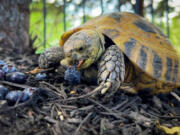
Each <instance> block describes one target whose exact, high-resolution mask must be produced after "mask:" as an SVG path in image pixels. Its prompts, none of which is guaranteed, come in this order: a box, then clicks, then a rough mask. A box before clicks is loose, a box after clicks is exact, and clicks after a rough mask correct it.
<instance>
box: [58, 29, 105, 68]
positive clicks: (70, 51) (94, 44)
mask: <svg viewBox="0 0 180 135" xmlns="http://www.w3.org/2000/svg"><path fill="white" fill-rule="evenodd" d="M104 43H105V41H104V36H103V35H102V34H101V33H99V32H97V31H95V30H81V31H79V32H76V33H74V34H73V35H71V37H70V38H69V39H68V40H67V41H66V42H65V44H64V46H63V50H64V54H65V58H64V59H63V60H62V61H61V65H64V66H66V67H71V66H74V65H75V66H76V67H77V69H85V68H87V67H89V66H90V65H91V64H93V63H95V62H96V61H97V60H98V59H99V57H100V56H101V55H102V53H103V52H104V50H105V49H104Z"/></svg>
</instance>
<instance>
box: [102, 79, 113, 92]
mask: <svg viewBox="0 0 180 135" xmlns="http://www.w3.org/2000/svg"><path fill="white" fill-rule="evenodd" d="M102 85H103V87H101V86H102ZM102 85H100V86H99V87H100V89H101V94H105V93H106V92H107V91H108V89H110V88H111V85H112V82H105V83H104V82H103V83H102Z"/></svg>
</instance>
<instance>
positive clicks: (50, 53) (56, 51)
mask: <svg viewBox="0 0 180 135" xmlns="http://www.w3.org/2000/svg"><path fill="white" fill-rule="evenodd" d="M63 58H64V52H63V48H62V47H59V46H56V47H50V48H47V49H45V50H44V51H43V52H42V54H41V55H40V57H39V67H40V68H44V69H46V68H50V67H56V66H58V65H60V61H61V60H62V59H63Z"/></svg>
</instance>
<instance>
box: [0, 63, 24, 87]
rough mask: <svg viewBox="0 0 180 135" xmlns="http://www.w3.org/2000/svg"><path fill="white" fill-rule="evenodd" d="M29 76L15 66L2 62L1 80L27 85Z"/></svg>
mask: <svg viewBox="0 0 180 135" xmlns="http://www.w3.org/2000/svg"><path fill="white" fill-rule="evenodd" d="M26 79H27V76H26V75H25V74H24V73H22V72H19V71H17V68H16V67H15V66H13V65H10V64H6V63H5V62H4V61H2V60H0V80H6V81H9V82H14V83H22V84H23V83H25V82H26Z"/></svg>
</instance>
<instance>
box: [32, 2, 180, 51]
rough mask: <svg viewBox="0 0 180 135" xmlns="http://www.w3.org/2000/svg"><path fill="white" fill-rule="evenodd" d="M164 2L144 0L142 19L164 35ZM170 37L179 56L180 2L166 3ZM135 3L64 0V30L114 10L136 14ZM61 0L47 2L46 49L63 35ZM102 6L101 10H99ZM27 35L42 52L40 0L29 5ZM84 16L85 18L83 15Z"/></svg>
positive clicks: (42, 27)
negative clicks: (28, 30) (167, 5)
mask: <svg viewBox="0 0 180 135" xmlns="http://www.w3.org/2000/svg"><path fill="white" fill-rule="evenodd" d="M164 1H165V0H153V12H154V16H152V14H151V13H152V8H151V7H152V0H144V9H143V11H144V17H146V18H147V19H148V20H149V21H151V22H152V21H153V22H154V24H155V25H156V26H158V27H159V28H160V29H161V30H162V31H163V32H164V33H165V34H167V30H166V25H167V24H166V21H167V20H166V19H167V18H166V17H165V14H166V13H167V12H166V10H165V2H164ZM168 3H169V14H168V17H169V30H170V31H169V37H170V40H171V41H172V43H173V45H174V46H175V48H176V49H177V51H178V52H179V54H180V1H179V0H169V2H168ZM135 4H136V0H66V30H69V29H72V28H74V27H77V26H78V25H80V24H82V23H83V22H84V21H87V20H88V19H90V18H92V17H95V16H98V15H101V14H104V13H110V12H115V11H128V12H134V11H135ZM63 5H64V0H46V10H47V12H46V25H47V27H46V48H47V47H50V46H57V45H58V43H59V39H60V36H61V35H62V33H63V32H64V23H63V17H64V16H63ZM102 6H103V7H102ZM30 11H31V14H30V34H31V35H32V36H36V35H37V36H38V38H37V40H36V41H35V43H34V46H35V47H36V48H37V53H41V52H42V50H43V49H44V46H43V43H44V42H43V41H44V37H43V29H44V25H43V24H44V22H43V0H33V1H32V3H31V5H30ZM83 13H85V16H83Z"/></svg>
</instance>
